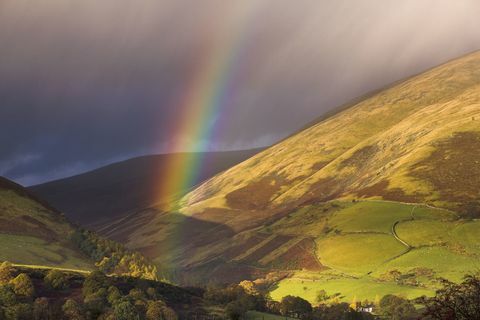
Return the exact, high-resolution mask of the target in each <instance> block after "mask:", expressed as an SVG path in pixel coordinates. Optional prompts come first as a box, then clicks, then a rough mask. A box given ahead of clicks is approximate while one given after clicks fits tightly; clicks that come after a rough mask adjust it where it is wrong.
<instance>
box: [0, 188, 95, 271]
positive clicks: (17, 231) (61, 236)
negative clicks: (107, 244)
mask: <svg viewBox="0 0 480 320" xmlns="http://www.w3.org/2000/svg"><path fill="white" fill-rule="evenodd" d="M74 231H75V229H74V227H73V226H72V225H71V224H70V223H69V222H67V220H66V219H65V217H64V216H63V215H62V214H61V213H59V212H58V211H56V210H55V209H53V208H51V207H49V206H48V204H46V203H44V202H42V201H41V200H39V199H37V198H35V197H33V196H32V195H31V193H29V192H28V191H27V190H25V189H24V188H22V187H21V186H19V185H16V184H14V183H13V182H10V181H8V180H6V179H3V178H0V247H1V250H0V261H10V262H12V263H16V264H27V265H36V266H42V267H43V266H47V267H62V268H69V269H79V270H92V268H93V262H92V261H90V260H89V259H88V258H87V256H86V255H84V254H82V253H81V252H80V250H79V249H78V248H76V247H75V246H74V245H73V244H72V243H71V242H70V240H69V239H70V236H71V234H72V233H73V232H74Z"/></svg>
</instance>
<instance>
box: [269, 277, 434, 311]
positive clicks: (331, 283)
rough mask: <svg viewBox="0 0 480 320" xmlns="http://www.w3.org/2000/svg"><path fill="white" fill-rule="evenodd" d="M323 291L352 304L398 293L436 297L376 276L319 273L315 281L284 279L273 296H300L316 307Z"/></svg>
mask: <svg viewBox="0 0 480 320" xmlns="http://www.w3.org/2000/svg"><path fill="white" fill-rule="evenodd" d="M320 290H325V291H326V292H327V294H329V295H333V294H335V293H341V295H342V297H341V301H344V302H351V301H352V300H353V299H354V298H356V299H357V301H362V300H365V299H368V300H370V301H374V300H375V298H376V297H377V296H378V297H380V298H381V297H383V296H384V295H387V294H396V295H400V296H405V297H407V298H416V297H419V296H422V295H432V294H433V291H432V290H429V289H424V288H418V287H409V286H401V285H398V284H396V283H393V282H380V281H378V280H376V279H374V278H372V277H368V276H365V277H361V278H350V277H344V276H341V275H339V276H331V275H322V274H316V275H315V276H314V277H313V278H310V279H308V278H307V279H303V278H296V276H293V278H290V279H285V280H282V281H281V282H280V283H279V284H278V286H277V288H276V289H275V290H273V291H272V292H271V297H272V298H273V299H275V300H280V299H281V298H282V297H284V296H286V295H294V296H300V297H303V298H304V299H306V300H308V301H310V303H313V304H316V303H317V301H316V297H317V294H318V292H319V291H320Z"/></svg>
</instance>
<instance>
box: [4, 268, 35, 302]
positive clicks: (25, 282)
mask: <svg viewBox="0 0 480 320" xmlns="http://www.w3.org/2000/svg"><path fill="white" fill-rule="evenodd" d="M10 283H11V284H12V285H13V291H14V292H15V294H17V295H19V296H24V297H27V298H32V297H33V295H34V294H35V288H34V287H33V283H32V280H31V279H30V277H29V276H28V274H26V273H20V274H19V275H18V276H17V277H15V278H14V279H13V280H11V281H10Z"/></svg>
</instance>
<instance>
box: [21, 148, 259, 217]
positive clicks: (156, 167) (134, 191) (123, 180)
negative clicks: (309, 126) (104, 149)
mask: <svg viewBox="0 0 480 320" xmlns="http://www.w3.org/2000/svg"><path fill="white" fill-rule="evenodd" d="M261 150H262V149H252V150H244V151H228V152H209V153H205V154H203V155H202V157H204V159H205V161H204V163H205V165H204V167H203V168H202V171H201V174H200V175H199V177H198V179H197V181H194V184H193V185H191V186H189V187H193V186H194V185H196V184H198V183H200V182H202V181H204V180H206V179H208V178H210V177H212V176H214V175H215V174H217V173H219V172H221V171H224V170H226V169H228V168H230V167H232V166H234V165H236V164H238V163H240V162H242V161H244V160H246V159H248V158H249V157H251V156H253V155H255V154H256V153H258V152H260V151H261ZM187 155H188V154H164V155H152V156H144V157H139V158H134V159H130V160H126V161H122V162H119V163H114V164H111V165H108V166H105V167H102V168H99V169H96V170H93V171H90V172H87V173H84V174H80V175H77V176H73V177H70V178H66V179H61V180H57V181H52V182H48V183H45V184H41V185H37V186H33V187H31V188H30V190H31V191H32V192H34V193H35V194H37V195H39V196H40V197H42V198H44V199H46V200H47V201H49V202H50V203H52V204H53V205H54V206H55V207H57V208H59V209H60V210H62V211H63V212H65V214H66V215H67V217H69V218H70V219H71V220H73V221H76V222H78V223H80V224H83V225H91V226H92V225H97V224H99V223H102V222H103V223H105V222H106V223H108V222H112V221H115V220H116V219H117V218H119V217H121V216H123V215H125V214H126V213H128V212H131V211H135V210H141V209H144V208H146V207H148V206H151V205H154V204H155V203H156V202H158V201H159V199H158V195H157V194H155V193H154V190H155V188H154V186H155V185H158V182H159V181H161V179H162V176H163V175H164V174H163V172H162V170H164V168H165V164H166V163H167V160H168V159H170V158H171V157H176V158H180V157H185V156H187Z"/></svg>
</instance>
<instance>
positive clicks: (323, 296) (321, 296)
mask: <svg viewBox="0 0 480 320" xmlns="http://www.w3.org/2000/svg"><path fill="white" fill-rule="evenodd" d="M329 299H330V296H329V295H328V294H327V291H325V290H320V291H318V292H317V297H316V298H315V301H316V302H317V303H324V302H326V301H328V300H329Z"/></svg>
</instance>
